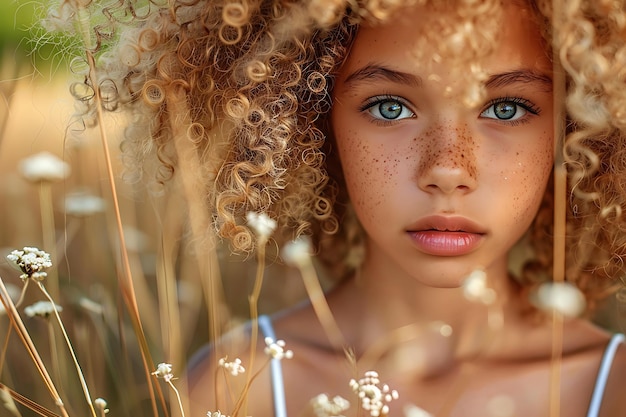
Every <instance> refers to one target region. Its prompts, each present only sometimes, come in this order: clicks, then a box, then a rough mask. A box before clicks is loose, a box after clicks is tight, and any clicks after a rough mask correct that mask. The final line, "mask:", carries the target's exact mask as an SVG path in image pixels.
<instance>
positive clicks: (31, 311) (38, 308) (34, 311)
mask: <svg viewBox="0 0 626 417" xmlns="http://www.w3.org/2000/svg"><path fill="white" fill-rule="evenodd" d="M55 308H56V310H57V311H63V307H61V306H60V305H57V304H54V305H53V304H52V303H51V302H50V301H37V302H36V303H35V304H32V305H29V306H28V307H25V308H24V313H25V314H26V315H27V316H28V317H35V316H38V317H43V318H48V317H50V316H51V315H52V314H54V309H55Z"/></svg>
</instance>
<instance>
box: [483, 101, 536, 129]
mask: <svg viewBox="0 0 626 417" xmlns="http://www.w3.org/2000/svg"><path fill="white" fill-rule="evenodd" d="M500 103H513V104H515V105H518V106H520V107H521V108H523V109H524V110H526V111H527V112H529V113H530V114H532V115H535V116H538V115H539V114H541V109H540V108H539V107H537V106H536V105H535V104H533V103H532V102H531V101H529V100H527V99H525V98H522V97H498V98H495V99H493V100H490V101H489V102H488V103H487V104H486V105H485V107H483V109H482V110H481V112H480V113H481V114H482V113H483V112H485V111H486V110H487V109H489V108H490V107H492V106H494V105H496V104H500ZM498 122H499V123H506V124H509V125H511V126H518V125H519V124H521V123H527V122H528V118H527V117H524V118H522V119H517V120H510V121H507V120H505V119H502V120H498Z"/></svg>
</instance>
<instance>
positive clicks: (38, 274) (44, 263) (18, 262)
mask: <svg viewBox="0 0 626 417" xmlns="http://www.w3.org/2000/svg"><path fill="white" fill-rule="evenodd" d="M7 259H8V260H9V261H10V262H11V263H12V264H14V265H15V266H17V268H18V269H19V270H20V271H22V272H23V274H22V275H20V278H21V279H22V280H26V279H28V278H32V279H34V280H36V281H42V280H43V279H44V278H45V277H47V276H48V274H47V273H46V272H45V271H43V270H44V269H45V268H50V267H51V266H52V261H51V260H50V254H48V253H46V252H44V251H42V250H39V249H37V248H31V247H25V248H24V249H23V250H14V251H12V252H11V253H10V254H9V255H7Z"/></svg>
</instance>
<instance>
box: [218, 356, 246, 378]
mask: <svg viewBox="0 0 626 417" xmlns="http://www.w3.org/2000/svg"><path fill="white" fill-rule="evenodd" d="M226 359H227V358H221V359H220V360H219V361H218V365H219V366H221V367H222V368H224V369H226V370H227V371H228V372H230V374H231V375H232V376H237V375H239V374H243V373H244V372H246V368H244V367H243V366H242V365H241V359H239V358H235V360H234V361H232V362H228V361H227V360H226Z"/></svg>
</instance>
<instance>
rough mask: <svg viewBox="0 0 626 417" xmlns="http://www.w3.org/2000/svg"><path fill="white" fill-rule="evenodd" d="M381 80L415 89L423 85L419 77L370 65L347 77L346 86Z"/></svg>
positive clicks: (381, 66) (377, 65)
mask: <svg viewBox="0 0 626 417" xmlns="http://www.w3.org/2000/svg"><path fill="white" fill-rule="evenodd" d="M380 80H386V81H391V82H394V83H400V84H406V85H410V86H415V87H419V86H421V85H422V79H421V78H420V77H418V76H417V75H414V74H409V73H406V72H402V71H397V70H394V69H391V68H388V67H385V66H384V65H380V64H368V65H366V66H364V67H362V68H359V69H358V70H356V71H354V72H353V73H352V74H350V75H349V76H348V77H346V80H345V82H344V83H345V84H346V85H349V84H355V83H358V82H375V81H380Z"/></svg>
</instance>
